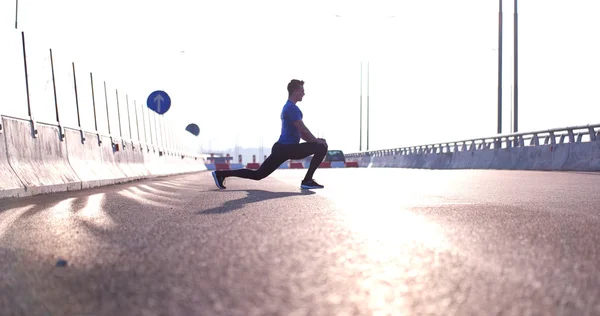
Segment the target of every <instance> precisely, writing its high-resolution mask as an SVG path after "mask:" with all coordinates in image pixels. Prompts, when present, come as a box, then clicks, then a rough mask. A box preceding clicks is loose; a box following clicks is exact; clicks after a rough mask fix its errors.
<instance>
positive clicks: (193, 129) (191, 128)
mask: <svg viewBox="0 0 600 316" xmlns="http://www.w3.org/2000/svg"><path fill="white" fill-rule="evenodd" d="M185 130H186V131H188V132H190V133H192V134H194V135H195V136H198V135H200V127H198V125H196V124H194V123H191V124H189V125H188V126H187V127H186V128H185Z"/></svg>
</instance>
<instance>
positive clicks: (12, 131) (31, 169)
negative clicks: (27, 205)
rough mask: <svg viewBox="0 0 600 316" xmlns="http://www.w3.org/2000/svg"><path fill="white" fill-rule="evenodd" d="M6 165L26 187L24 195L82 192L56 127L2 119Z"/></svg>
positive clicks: (79, 181)
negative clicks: (34, 129) (35, 131)
mask: <svg viewBox="0 0 600 316" xmlns="http://www.w3.org/2000/svg"><path fill="white" fill-rule="evenodd" d="M2 121H3V123H4V124H3V125H4V133H5V141H6V149H7V156H8V162H9V164H10V166H11V167H12V169H13V170H14V172H15V174H16V175H17V177H18V178H19V179H20V180H21V183H23V185H24V187H25V194H26V195H36V194H43V193H50V192H58V191H70V190H78V189H81V180H80V179H79V177H78V176H77V175H76V174H75V171H74V170H73V168H71V165H70V164H69V160H68V158H67V148H66V144H65V142H64V141H61V140H60V137H59V131H58V127H56V126H51V125H46V124H41V123H38V124H36V130H37V137H33V135H34V133H33V129H32V125H31V123H30V122H29V121H25V120H20V119H12V118H7V117H3V118H2Z"/></svg>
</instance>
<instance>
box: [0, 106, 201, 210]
mask: <svg viewBox="0 0 600 316" xmlns="http://www.w3.org/2000/svg"><path fill="white" fill-rule="evenodd" d="M1 119H2V121H1V122H2V124H1V125H0V126H2V129H0V172H1V173H2V177H0V198H11V197H21V196H30V195H37V194H45V193H52V192H60V191H71V190H81V189H87V188H91V187H97V186H103V185H110V184H114V183H122V182H127V181H134V180H138V179H143V178H149V177H155V176H163V175H171V174H177V173H185V172H194V171H201V170H206V167H205V166H204V163H203V162H202V160H197V157H194V156H191V155H182V154H177V153H175V152H167V153H165V154H164V155H163V156H160V157H159V155H158V152H154V151H153V150H152V151H150V152H148V150H147V149H148V148H149V147H150V146H147V145H145V144H140V143H133V142H131V141H125V142H124V141H122V140H119V139H111V137H109V136H104V135H100V136H98V135H97V134H95V133H88V132H84V133H83V139H85V140H83V139H82V133H81V132H80V131H79V130H78V129H72V128H65V129H63V133H64V138H61V133H60V132H59V128H58V127H57V126H54V125H50V124H43V123H36V124H35V129H34V128H33V125H32V123H31V122H30V121H28V120H23V119H17V118H11V117H6V116H3V117H2V118H1ZM34 131H36V132H34ZM34 136H35V137H34ZM123 145H124V146H123Z"/></svg>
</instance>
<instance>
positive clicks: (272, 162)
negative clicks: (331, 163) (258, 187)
mask: <svg viewBox="0 0 600 316" xmlns="http://www.w3.org/2000/svg"><path fill="white" fill-rule="evenodd" d="M326 154H327V146H325V145H323V144H320V143H300V144H280V143H278V142H277V143H275V144H274V145H273V148H272V149H271V155H270V156H269V157H267V159H266V160H265V161H264V162H263V164H262V165H261V166H260V168H258V169H257V170H251V169H245V168H244V169H237V170H223V171H218V174H219V176H223V177H238V178H244V179H252V180H261V179H263V178H266V177H267V176H269V175H270V174H271V173H273V171H275V170H276V169H277V168H279V166H281V164H282V163H284V162H286V161H287V160H288V159H303V158H306V157H308V156H310V155H314V156H313V157H312V159H311V161H310V166H309V168H308V171H307V172H306V176H305V177H304V180H311V179H312V177H313V175H314V173H315V171H316V170H317V168H318V167H319V165H320V164H321V162H322V161H323V159H324V158H325V155H326Z"/></svg>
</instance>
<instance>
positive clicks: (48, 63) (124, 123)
mask: <svg viewBox="0 0 600 316" xmlns="http://www.w3.org/2000/svg"><path fill="white" fill-rule="evenodd" d="M20 40H21V41H20V42H21V47H3V49H4V50H7V49H21V50H22V60H21V61H19V60H15V61H14V63H19V62H20V63H22V65H23V68H22V69H23V74H24V78H25V81H24V82H23V83H15V84H24V85H25V94H26V95H25V96H24V97H25V100H16V101H18V102H15V103H17V104H25V105H26V107H27V108H26V110H27V112H26V114H25V112H24V111H22V110H19V109H16V110H15V109H14V107H15V106H17V105H15V104H10V105H7V104H6V103H5V106H7V108H6V110H11V111H13V112H15V111H17V112H18V113H19V114H10V113H6V112H5V113H3V111H2V110H1V109H0V115H2V116H3V117H11V118H17V119H24V120H28V121H30V122H31V125H32V136H33V137H37V127H36V125H37V124H39V123H43V124H45V125H54V126H58V128H59V141H64V135H65V134H64V129H65V127H69V128H71V129H75V130H78V131H79V133H80V135H81V140H82V141H83V142H85V141H86V135H85V134H86V133H88V134H96V135H97V141H98V142H99V143H101V138H102V136H105V137H110V139H111V141H112V142H113V145H116V144H117V143H119V142H121V143H122V144H121V145H122V146H125V144H126V142H129V143H131V144H136V143H137V144H140V147H146V148H147V150H148V152H150V151H155V152H156V151H158V152H159V153H160V154H161V155H162V154H163V153H166V154H176V153H177V154H182V155H183V153H185V155H188V154H190V155H196V154H200V153H199V152H196V151H195V150H194V149H192V147H194V146H188V144H185V143H184V141H183V140H181V139H180V137H177V136H174V129H173V124H171V123H170V122H168V120H167V119H165V117H164V116H162V115H159V114H157V113H155V112H153V111H151V110H150V109H149V108H148V107H146V106H144V104H145V102H138V100H135V99H130V96H129V95H128V94H123V93H122V92H121V91H120V90H119V89H114V90H113V91H110V90H108V89H107V82H106V81H104V82H103V83H100V84H99V83H95V82H94V79H95V78H94V75H93V73H92V72H89V75H87V74H86V76H81V75H82V73H80V72H78V71H77V70H76V65H75V62H71V63H70V65H69V66H70V67H69V69H68V70H67V69H63V68H66V67H65V66H66V65H65V64H63V65H62V66H63V68H60V69H59V68H58V67H56V65H55V57H56V54H54V53H53V50H52V48H48V53H47V54H45V56H44V57H43V61H42V62H43V67H44V68H45V69H44V71H46V70H48V71H47V73H44V75H43V76H36V75H34V76H31V74H33V73H36V74H41V73H42V71H40V70H39V69H29V68H28V67H30V65H29V62H30V61H33V59H32V58H34V57H32V53H31V52H29V51H28V49H27V44H26V37H25V32H20ZM9 46H11V45H9ZM13 46H14V44H13ZM35 54H38V56H41V54H43V52H42V53H41V54H40V52H39V51H37V52H36V53H35ZM40 60H42V58H39V60H35V61H36V62H37V64H36V65H37V66H38V67H39V64H40ZM46 67H47V68H48V69H46ZM36 68H37V67H36ZM67 71H68V72H69V74H68V77H69V78H71V82H68V80H66V79H67V76H63V78H60V79H62V81H61V80H59V78H57V76H56V73H57V72H60V73H61V74H66V72H67ZM32 79H33V80H37V81H35V82H34V83H35V84H36V86H38V87H41V85H44V86H45V89H47V90H45V91H44V93H47V94H45V95H44V96H42V95H41V94H40V95H35V94H36V93H35V92H33V91H32V89H31V88H32ZM44 81H46V83H45V84H44V83H43V82H44ZM57 82H58V86H59V89H58V90H59V91H57ZM98 88H100V89H98ZM102 88H103V91H98V90H102ZM67 89H70V91H67ZM111 90H112V89H111ZM49 94H52V96H53V99H52V100H51V99H50V98H49ZM68 94H70V95H68ZM67 95H68V97H66V96H67ZM32 96H35V97H37V98H39V99H36V100H33V101H34V103H35V102H36V101H37V103H36V105H35V106H32ZM83 96H85V98H86V99H85V100H84V99H83V98H82V97H83ZM90 96H91V100H89V99H88V98H90ZM123 96H124V97H125V98H123ZM42 97H46V98H45V99H44V100H42ZM61 97H62V99H61ZM34 99H35V98H34ZM65 99H66V100H65ZM123 99H124V100H123ZM122 101H125V102H122ZM84 105H85V108H83V107H84ZM8 106H11V107H12V108H8ZM102 108H103V109H102ZM38 110H40V111H41V110H45V111H46V112H44V113H43V114H44V115H42V116H44V117H45V118H44V119H43V120H39V117H36V114H37V115H39V113H40V112H37V111H38ZM83 110H85V111H83ZM50 111H52V112H53V113H52V115H50ZM65 111H66V112H65ZM20 113H22V114H20ZM65 114H69V115H71V116H73V114H75V115H76V119H72V120H68V121H67V122H65V118H64V117H63V116H65ZM85 114H87V117H84V115H85ZM92 116H93V124H92V123H91V122H92V120H91V118H92ZM114 121H118V124H117V122H114ZM85 122H88V124H87V126H86V124H85ZM2 124H3V123H2V120H0V133H2V132H3V126H2ZM181 134H183V133H181Z"/></svg>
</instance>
